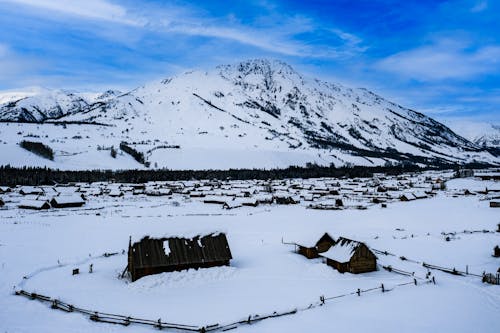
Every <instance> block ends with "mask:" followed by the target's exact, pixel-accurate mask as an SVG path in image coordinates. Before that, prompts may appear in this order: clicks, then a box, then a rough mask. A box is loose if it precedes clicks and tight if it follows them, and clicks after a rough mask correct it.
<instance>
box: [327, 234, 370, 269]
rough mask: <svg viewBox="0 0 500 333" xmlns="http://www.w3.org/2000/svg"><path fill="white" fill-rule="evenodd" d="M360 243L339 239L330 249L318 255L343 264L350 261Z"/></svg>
mask: <svg viewBox="0 0 500 333" xmlns="http://www.w3.org/2000/svg"><path fill="white" fill-rule="evenodd" d="M360 244H361V243H359V242H357V241H353V240H350V239H346V238H339V240H338V241H337V243H335V244H334V245H333V246H332V247H330V249H329V250H328V251H326V252H324V253H321V254H320V255H321V256H322V257H325V258H328V259H332V260H335V261H337V262H340V263H343V262H348V261H349V260H351V257H352V255H353V253H354V251H356V249H357V248H358V246H359V245H360Z"/></svg>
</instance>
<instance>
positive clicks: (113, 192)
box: [108, 188, 123, 198]
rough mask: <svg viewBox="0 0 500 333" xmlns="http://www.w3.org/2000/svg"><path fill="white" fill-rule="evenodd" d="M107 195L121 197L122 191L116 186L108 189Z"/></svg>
mask: <svg viewBox="0 0 500 333" xmlns="http://www.w3.org/2000/svg"><path fill="white" fill-rule="evenodd" d="M108 195H109V196H110V197H114V198H118V197H123V192H122V191H121V190H120V189H118V188H114V189H111V190H110V191H109V193H108Z"/></svg>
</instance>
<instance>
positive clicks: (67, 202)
mask: <svg viewBox="0 0 500 333" xmlns="http://www.w3.org/2000/svg"><path fill="white" fill-rule="evenodd" d="M84 204H85V200H83V198H82V197H81V196H79V195H61V196H57V197H54V198H52V200H50V205H51V206H52V207H54V208H70V207H81V206H83V205H84Z"/></svg>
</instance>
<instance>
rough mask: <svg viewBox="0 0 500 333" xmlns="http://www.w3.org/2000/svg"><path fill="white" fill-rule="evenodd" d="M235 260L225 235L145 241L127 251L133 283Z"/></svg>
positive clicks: (222, 264)
mask: <svg viewBox="0 0 500 333" xmlns="http://www.w3.org/2000/svg"><path fill="white" fill-rule="evenodd" d="M231 259H232V255H231V251H230V249H229V244H228V243H227V238H226V235H225V234H224V233H214V234H209V235H206V236H196V237H193V238H179V237H165V238H149V237H144V238H143V239H141V240H140V241H139V242H136V243H134V244H132V242H131V241H130V243H129V249H128V266H127V269H128V271H129V272H130V275H131V277H132V281H136V280H137V279H139V278H141V277H143V276H146V275H152V274H158V273H163V272H172V271H180V270H184V269H189V268H195V269H198V268H208V267H214V266H224V265H226V266H229V262H230V260H231Z"/></svg>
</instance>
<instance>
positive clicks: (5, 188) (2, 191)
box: [0, 186, 12, 194]
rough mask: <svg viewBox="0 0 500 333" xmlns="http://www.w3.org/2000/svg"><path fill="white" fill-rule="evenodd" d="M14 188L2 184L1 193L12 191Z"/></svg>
mask: <svg viewBox="0 0 500 333" xmlns="http://www.w3.org/2000/svg"><path fill="white" fill-rule="evenodd" d="M11 191H12V190H11V188H10V187H8V186H0V194H5V193H10V192H11Z"/></svg>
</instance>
